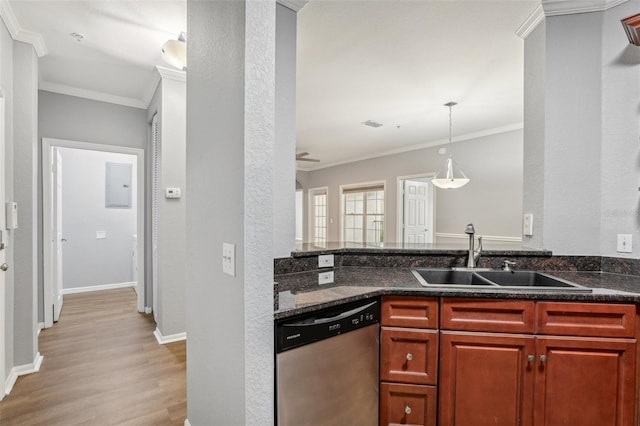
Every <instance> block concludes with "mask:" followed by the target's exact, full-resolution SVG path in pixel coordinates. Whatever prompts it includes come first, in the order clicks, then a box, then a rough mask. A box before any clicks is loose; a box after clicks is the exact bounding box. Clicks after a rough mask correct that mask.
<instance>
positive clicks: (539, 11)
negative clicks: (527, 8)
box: [516, 5, 544, 40]
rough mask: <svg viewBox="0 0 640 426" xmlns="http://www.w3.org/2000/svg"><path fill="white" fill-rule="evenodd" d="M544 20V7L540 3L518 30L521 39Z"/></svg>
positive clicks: (517, 33)
mask: <svg viewBox="0 0 640 426" xmlns="http://www.w3.org/2000/svg"><path fill="white" fill-rule="evenodd" d="M542 21H544V9H543V8H542V5H538V6H537V7H536V8H535V9H534V10H533V12H531V15H529V16H528V17H527V19H525V21H524V22H523V23H522V25H520V27H519V28H518V29H517V30H516V35H517V36H518V37H520V38H521V39H523V40H524V39H525V38H527V37H528V36H529V34H531V33H532V32H533V30H535V29H536V28H537V27H538V25H540V23H541V22H542Z"/></svg>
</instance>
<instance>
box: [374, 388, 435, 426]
mask: <svg viewBox="0 0 640 426" xmlns="http://www.w3.org/2000/svg"><path fill="white" fill-rule="evenodd" d="M400 425H404V426H407V425H412V426H435V425H436V388H435V387H433V386H421V385H402V384H398V383H381V384H380V426H400Z"/></svg>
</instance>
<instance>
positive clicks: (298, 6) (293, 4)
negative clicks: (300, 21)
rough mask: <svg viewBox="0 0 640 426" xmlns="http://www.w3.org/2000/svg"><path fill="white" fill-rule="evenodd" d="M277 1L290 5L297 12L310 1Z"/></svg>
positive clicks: (286, 5) (285, 5)
mask: <svg viewBox="0 0 640 426" xmlns="http://www.w3.org/2000/svg"><path fill="white" fill-rule="evenodd" d="M276 3H278V4H281V5H283V6H284V7H288V8H289V9H291V10H293V11H295V12H300V9H302V8H303V7H305V6H306V5H307V3H309V0H277V2H276Z"/></svg>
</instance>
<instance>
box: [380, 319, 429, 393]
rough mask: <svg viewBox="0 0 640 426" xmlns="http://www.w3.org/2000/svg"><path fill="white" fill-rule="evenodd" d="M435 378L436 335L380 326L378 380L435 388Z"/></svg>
mask: <svg viewBox="0 0 640 426" xmlns="http://www.w3.org/2000/svg"><path fill="white" fill-rule="evenodd" d="M437 378H438V332H437V331H436V330H420V329H412V328H396V327H382V332H381V333H380V380H382V381H388V382H401V383H415V384H425V385H435V384H436V383H437Z"/></svg>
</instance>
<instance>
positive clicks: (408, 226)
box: [403, 180, 433, 244]
mask: <svg viewBox="0 0 640 426" xmlns="http://www.w3.org/2000/svg"><path fill="white" fill-rule="evenodd" d="M430 191H431V187H430V184H429V183H428V182H420V181H413V180H405V181H404V208H403V210H404V228H403V229H404V232H403V234H404V235H403V242H405V243H408V244H426V243H432V242H433V229H432V226H431V222H432V221H431V215H432V210H433V207H432V203H431V194H430Z"/></svg>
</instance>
